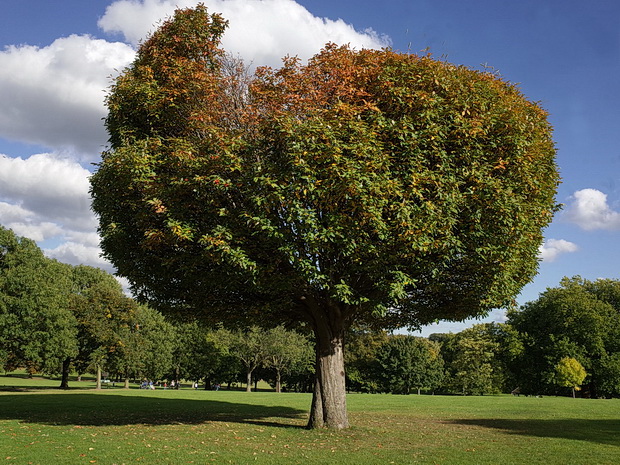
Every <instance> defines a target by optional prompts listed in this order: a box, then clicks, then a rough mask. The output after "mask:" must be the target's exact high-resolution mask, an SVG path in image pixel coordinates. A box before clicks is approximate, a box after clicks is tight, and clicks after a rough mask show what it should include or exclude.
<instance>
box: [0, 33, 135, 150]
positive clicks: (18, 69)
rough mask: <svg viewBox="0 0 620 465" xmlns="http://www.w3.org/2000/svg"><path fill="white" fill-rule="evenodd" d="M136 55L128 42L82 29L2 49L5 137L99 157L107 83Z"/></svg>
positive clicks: (1, 125) (0, 129) (0, 118)
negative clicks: (46, 40) (47, 42)
mask: <svg viewBox="0 0 620 465" xmlns="http://www.w3.org/2000/svg"><path fill="white" fill-rule="evenodd" d="M133 56H134V51H133V49H132V48H131V47H130V46H128V45H126V44H122V43H110V42H106V41H105V40H96V39H93V38H91V37H88V36H77V35H72V36H69V37H65V38H61V39H57V40H55V41H54V42H53V43H52V44H51V45H49V46H47V47H43V48H39V47H34V46H29V45H21V46H9V47H7V48H5V49H4V50H3V51H0V101H1V102H2V106H1V107H0V137H4V138H6V139H12V140H17V141H20V142H25V143H30V144H38V145H43V146H45V147H48V148H52V149H54V150H57V151H60V150H66V151H68V152H70V153H80V154H82V155H81V157H82V158H90V159H91V160H92V159H94V158H96V157H98V154H99V152H101V150H102V147H103V146H104V145H105V143H106V141H107V136H106V134H105V129H104V127H103V124H102V121H101V120H102V118H103V117H104V116H105V107H104V97H105V89H107V88H108V87H109V85H110V82H111V81H110V76H111V75H113V74H115V73H116V71H115V70H121V69H122V68H123V67H125V66H126V65H127V64H129V62H130V61H131V60H132V59H133Z"/></svg>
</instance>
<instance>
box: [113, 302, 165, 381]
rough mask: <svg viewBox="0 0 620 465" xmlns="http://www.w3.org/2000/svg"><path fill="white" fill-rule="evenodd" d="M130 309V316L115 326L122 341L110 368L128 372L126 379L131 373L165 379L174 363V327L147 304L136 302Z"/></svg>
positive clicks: (151, 378) (138, 376) (136, 375)
mask: <svg viewBox="0 0 620 465" xmlns="http://www.w3.org/2000/svg"><path fill="white" fill-rule="evenodd" d="M132 302H133V301H132ZM130 308H131V311H130V313H129V314H128V315H127V316H128V319H127V320H125V321H124V323H123V324H121V325H119V327H117V328H116V329H115V332H116V334H117V336H118V339H119V344H118V346H117V347H116V348H115V351H114V354H111V355H112V356H111V357H110V359H109V361H108V368H109V369H110V370H115V371H117V372H119V373H124V374H125V379H126V380H127V379H128V378H129V376H130V375H133V377H134V378H146V379H149V380H159V379H162V378H163V377H164V375H165V374H166V373H167V372H168V371H169V369H170V366H171V365H172V354H173V348H174V344H175V342H176V332H175V329H174V326H173V325H172V324H171V323H169V322H167V321H165V320H164V317H163V316H162V315H161V314H160V313H159V312H158V311H156V310H153V309H152V308H150V307H148V306H146V305H137V304H134V305H132V306H131V307H130Z"/></svg>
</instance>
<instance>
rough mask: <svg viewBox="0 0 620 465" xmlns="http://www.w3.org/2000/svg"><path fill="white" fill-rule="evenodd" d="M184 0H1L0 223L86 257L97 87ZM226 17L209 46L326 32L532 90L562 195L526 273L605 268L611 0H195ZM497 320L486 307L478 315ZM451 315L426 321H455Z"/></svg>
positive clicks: (618, 175) (618, 180)
mask: <svg viewBox="0 0 620 465" xmlns="http://www.w3.org/2000/svg"><path fill="white" fill-rule="evenodd" d="M196 3H197V2H196V1H193V0H131V1H129V0H116V1H114V0H89V1H84V0H59V1H56V2H50V1H49V0H2V2H1V4H0V224H2V225H3V226H5V227H9V228H12V229H13V230H14V231H15V232H16V233H17V234H18V235H21V236H26V237H30V238H32V239H34V240H35V241H37V243H38V244H39V245H40V246H41V247H42V248H43V249H44V250H45V252H46V253H47V255H48V256H50V257H54V258H57V259H59V260H61V261H65V262H67V263H72V264H79V263H84V264H88V265H94V266H100V267H103V268H105V269H107V270H109V271H112V267H111V266H110V265H109V264H108V263H106V262H105V261H103V260H102V259H101V258H100V256H99V248H98V237H97V233H96V225H97V221H96V218H95V217H94V216H93V214H92V213H91V211H90V200H89V196H88V176H89V174H90V173H91V172H92V170H93V168H94V167H93V163H96V162H97V161H98V160H99V154H100V152H101V151H102V150H103V149H104V148H105V146H106V140H107V137H106V134H105V130H104V128H103V125H102V118H103V117H104V116H105V107H104V105H103V99H104V96H105V89H106V88H107V87H108V86H109V84H110V82H111V79H112V77H113V76H115V75H117V74H118V72H119V70H122V69H123V67H124V66H126V65H127V64H129V63H130V61H131V60H132V58H133V56H134V53H135V48H136V45H137V44H138V43H139V41H140V40H141V39H143V38H144V37H145V35H146V34H148V33H149V31H152V30H153V29H154V27H155V25H156V24H157V23H158V21H159V20H160V19H161V18H164V17H166V16H167V15H170V14H171V13H172V12H173V10H174V8H175V6H179V7H186V6H193V5H195V4H196ZM203 3H204V4H206V5H207V7H208V8H209V9H210V10H211V11H213V12H219V13H222V14H223V15H224V17H225V18H226V19H228V20H229V21H230V28H229V30H228V31H227V33H226V35H225V37H224V47H225V48H226V49H227V50H228V51H230V52H233V53H237V54H239V55H241V56H242V57H243V58H244V59H245V61H246V62H248V63H252V64H254V65H257V66H258V65H264V64H267V65H272V66H278V63H279V62H280V58H281V57H282V56H284V55H299V56H300V57H301V58H302V59H306V58H308V57H310V56H312V55H313V54H314V53H316V52H317V51H318V50H319V49H320V48H321V46H322V45H323V44H325V43H326V42H328V41H331V42H336V43H350V44H351V45H353V46H355V47H357V48H362V47H384V46H391V47H393V48H394V49H396V50H398V51H403V52H407V51H410V52H414V53H416V52H420V51H422V50H425V49H427V48H428V49H429V50H430V51H431V52H432V53H433V54H434V56H436V57H441V58H443V59H446V60H448V61H451V62H453V63H457V64H464V65H467V66H470V67H473V68H478V69H480V68H481V67H483V66H484V67H493V68H494V69H495V70H497V71H499V73H501V75H502V76H504V78H506V79H508V80H510V81H512V82H516V83H520V84H519V85H520V87H521V89H522V90H523V92H524V93H525V95H527V96H528V97H529V98H530V99H532V100H535V101H540V102H541V103H542V105H543V107H545V108H546V109H547V110H548V111H549V112H550V120H551V122H552V124H553V126H554V127H555V140H556V144H557V149H558V164H559V166H560V169H561V174H562V178H563V183H562V185H561V187H560V189H559V192H558V201H559V202H561V203H563V204H564V209H563V211H562V212H561V213H559V214H558V215H557V216H556V218H555V220H554V222H553V224H552V225H551V226H550V227H549V228H548V230H547V231H546V235H545V236H546V240H545V243H544V244H543V245H542V247H541V254H540V257H541V260H542V262H541V265H540V273H539V275H538V276H537V278H536V279H535V280H534V281H533V282H532V283H531V284H529V285H528V286H527V287H526V288H525V289H524V291H523V293H522V294H521V296H520V297H519V302H520V303H524V302H526V301H529V300H533V299H535V298H536V297H537V296H538V294H539V293H540V292H542V291H543V290H544V289H545V288H547V287H552V286H556V285H557V284H558V282H559V280H560V279H561V278H562V277H563V276H573V275H577V274H579V275H581V276H583V277H585V278H588V279H596V278H614V279H619V278H620V267H619V264H620V247H619V246H618V239H619V238H620V130H619V129H618V128H620V111H619V110H618V109H619V108H620V90H619V88H618V82H620V2H618V1H617V0H590V1H588V2H584V1H583V0H519V1H513V2H509V1H503V0H469V1H463V0H391V1H389V2H377V1H376V0H372V1H370V0H338V1H334V0H300V1H299V2H294V1H292V0H203ZM492 320H495V321H501V320H502V312H501V311H497V312H493V313H492V314H491V315H490V316H489V318H488V319H487V320H486V321H492ZM462 327H463V325H448V324H443V325H441V326H439V327H434V328H429V329H427V330H426V331H425V334H426V333H428V332H431V331H437V330H442V331H444V330H453V331H458V330H459V329H460V328H462Z"/></svg>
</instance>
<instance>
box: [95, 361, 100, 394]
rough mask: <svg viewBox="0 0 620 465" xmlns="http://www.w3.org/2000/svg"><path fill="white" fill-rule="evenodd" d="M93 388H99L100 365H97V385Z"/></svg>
mask: <svg viewBox="0 0 620 465" xmlns="http://www.w3.org/2000/svg"><path fill="white" fill-rule="evenodd" d="M95 389H101V367H100V366H99V365H97V385H96V386H95Z"/></svg>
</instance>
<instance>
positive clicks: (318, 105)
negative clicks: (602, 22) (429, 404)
mask: <svg viewBox="0 0 620 465" xmlns="http://www.w3.org/2000/svg"><path fill="white" fill-rule="evenodd" d="M225 27H226V22H225V21H224V20H223V19H222V18H221V17H220V16H218V15H210V14H209V13H208V12H207V10H206V8H205V7H204V6H198V7H197V8H195V9H186V10H178V11H177V12H176V13H175V16H174V17H173V18H172V19H169V20H167V21H165V22H164V23H163V24H162V25H161V27H160V28H159V29H158V30H157V31H155V32H154V33H153V35H152V36H151V37H149V38H148V39H147V40H146V41H145V42H144V43H143V44H142V45H141V46H140V48H139V50H138V54H137V57H136V59H135V61H134V62H133V64H132V65H131V66H130V67H129V68H127V69H126V70H125V71H124V72H123V73H122V75H121V76H120V77H119V78H118V79H117V80H116V81H115V83H114V85H113V86H112V89H111V92H110V94H109V96H108V98H107V106H108V109H109V114H108V116H107V118H106V125H107V129H108V131H109V134H110V144H111V148H110V150H109V151H107V152H106V153H105V154H104V155H103V159H102V162H101V164H100V166H99V168H98V171H97V172H96V174H95V175H94V176H93V177H92V180H91V182H92V194H93V207H94V209H95V211H96V212H97V213H98V215H99V218H100V232H101V235H102V247H103V250H104V253H105V255H106V257H108V258H109V259H110V260H112V262H113V263H114V264H115V265H116V266H117V268H118V271H119V274H120V275H122V276H125V277H127V278H128V279H129V281H130V282H131V285H132V288H133V290H134V291H135V293H136V295H137V296H139V298H141V299H143V300H145V301H148V302H152V303H154V304H155V305H157V307H158V308H160V309H167V310H168V311H169V312H177V313H182V312H184V311H188V312H192V313H203V314H208V315H210V316H211V317H212V318H213V319H216V320H225V319H237V320H241V321H246V322H262V323H265V324H273V325H276V324H278V323H280V322H286V321H291V320H293V321H305V322H307V323H308V324H309V325H310V326H311V327H312V328H313V330H314V333H315V340H316V351H317V369H316V383H315V393H314V394H315V395H314V398H313V406H312V410H311V416H310V425H311V426H314V427H317V426H323V425H326V426H328V427H332V428H345V427H347V426H348V419H347V414H346V397H345V373H344V363H343V360H344V358H343V338H344V334H345V330H346V328H347V327H348V326H349V325H350V324H352V323H353V322H356V321H358V322H362V323H372V324H374V325H375V326H379V327H396V326H403V325H406V326H412V327H416V326H418V325H420V324H423V323H426V322H430V321H435V320H437V319H451V320H460V319H463V318H466V317H469V316H473V315H483V314H485V313H486V312H487V311H488V310H489V309H491V308H494V307H498V306H503V305H506V304H508V303H510V302H511V300H512V299H513V296H515V295H516V294H517V293H518V292H519V291H520V289H521V288H522V286H524V285H525V284H526V283H527V282H528V281H529V280H530V279H531V278H532V277H533V276H534V274H535V273H536V269H537V259H536V256H537V253H538V247H539V245H540V243H541V240H542V233H541V230H542V229H543V228H544V227H545V226H546V225H547V224H548V223H549V221H550V220H551V217H552V214H553V210H554V208H555V202H554V195H555V190H556V185H557V183H558V174H557V169H556V165H555V161H554V160H555V149H554V145H553V142H552V138H551V128H550V126H549V124H548V122H547V119H546V113H545V111H544V110H542V109H541V108H540V107H539V106H538V105H537V104H535V103H531V102H529V101H528V100H527V99H526V98H524V96H523V95H522V94H521V92H520V91H519V90H518V89H517V88H516V87H515V86H513V85H511V84H509V83H507V82H505V81H503V80H502V79H500V78H499V77H498V76H496V75H494V74H491V73H487V72H478V71H474V70H471V69H468V68H465V67H462V66H454V65H451V64H449V63H446V62H443V61H437V60H434V59H432V58H430V57H427V56H424V57H419V56H415V55H410V54H399V53H395V52H393V51H390V50H381V51H378V50H361V51H355V50H351V49H350V48H348V47H337V46H335V45H328V46H326V48H325V49H324V50H323V51H321V52H320V53H319V54H318V55H316V56H315V57H313V58H312V59H311V60H310V61H309V62H308V64H307V65H303V64H301V63H300V62H299V60H297V59H294V58H287V59H285V60H284V64H283V66H282V68H281V69H279V70H272V69H269V68H262V69H259V70H258V71H257V72H256V74H255V75H254V76H251V77H248V76H247V74H246V72H245V68H244V67H243V65H241V64H240V63H238V62H236V61H235V60H232V59H230V58H229V57H227V56H226V55H225V53H224V52H223V51H222V50H221V49H220V48H219V40H220V37H221V35H222V33H223V31H224V29H225Z"/></svg>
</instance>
